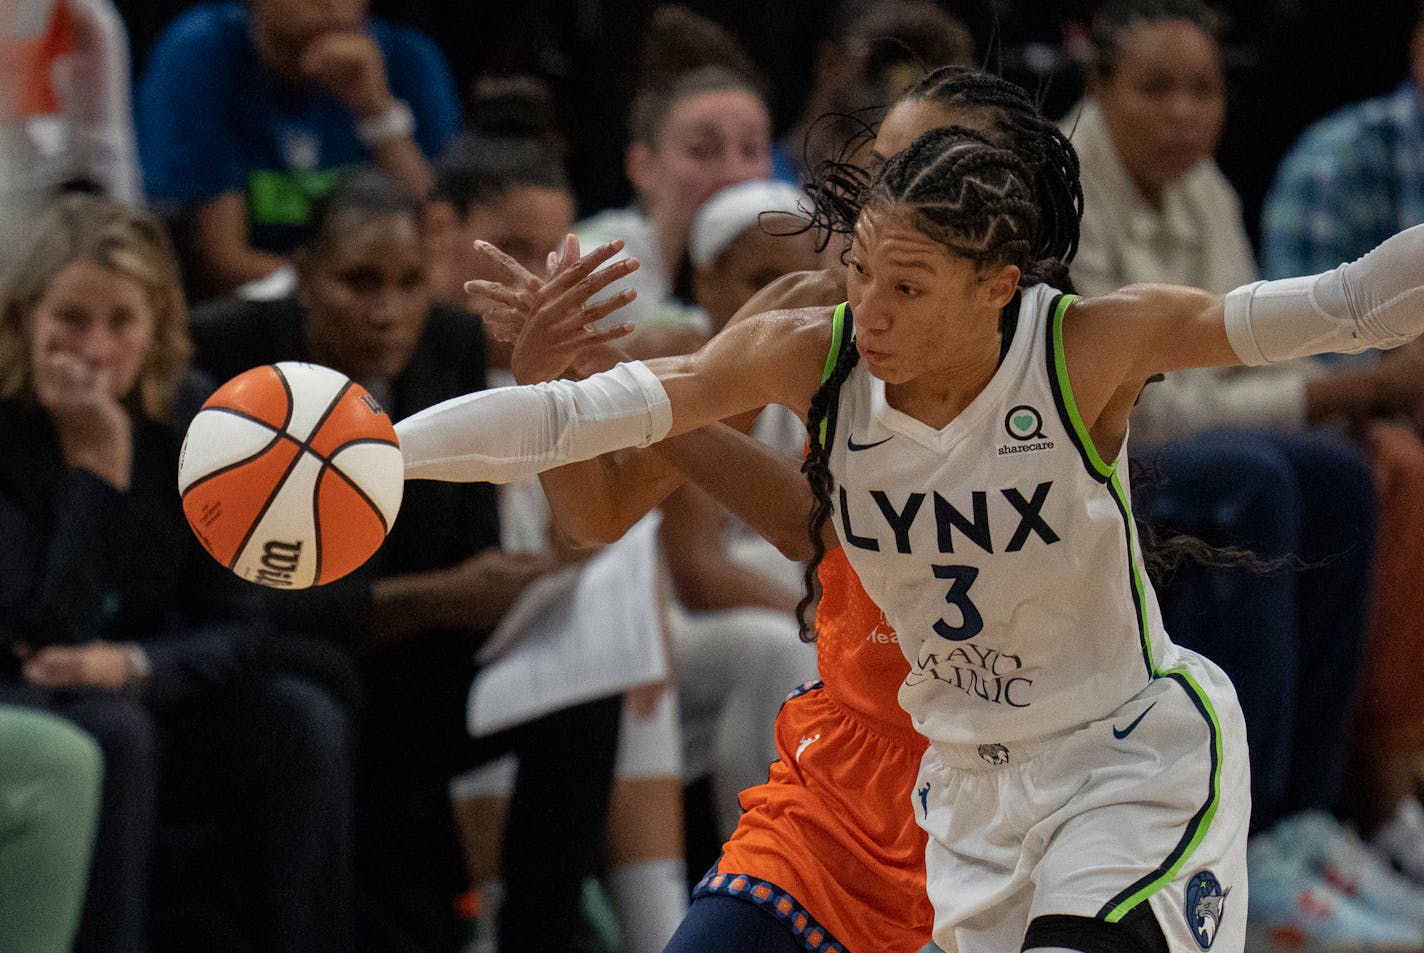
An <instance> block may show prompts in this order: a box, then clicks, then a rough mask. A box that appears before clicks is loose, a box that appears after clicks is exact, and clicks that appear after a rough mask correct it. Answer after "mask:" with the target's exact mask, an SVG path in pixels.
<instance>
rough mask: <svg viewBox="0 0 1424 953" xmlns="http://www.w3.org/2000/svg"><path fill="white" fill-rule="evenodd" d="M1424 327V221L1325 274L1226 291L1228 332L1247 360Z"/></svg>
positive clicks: (1367, 341) (1367, 343)
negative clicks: (1423, 223)
mask: <svg viewBox="0 0 1424 953" xmlns="http://www.w3.org/2000/svg"><path fill="white" fill-rule="evenodd" d="M1420 332H1424V225H1416V226H1414V227H1413V228H1409V229H1405V230H1404V231H1402V232H1400V233H1398V234H1397V235H1394V236H1391V237H1390V238H1388V239H1386V240H1385V241H1383V242H1381V243H1380V244H1379V245H1377V246H1376V247H1375V248H1374V249H1372V250H1371V251H1369V252H1368V253H1366V254H1365V255H1364V256H1362V257H1360V258H1358V259H1356V260H1355V261H1352V262H1347V263H1346V264H1343V265H1341V266H1340V267H1338V268H1335V269H1332V270H1331V271H1327V272H1325V273H1323V274H1319V275H1310V276H1307V277H1304V278H1285V279H1282V280H1280V281H1257V282H1255V283H1253V284H1249V285H1243V286H1242V287H1240V288H1237V289H1236V290H1234V291H1232V292H1230V293H1228V294H1227V295H1226V336H1227V338H1228V339H1229V340H1230V342H1231V347H1232V349H1233V350H1234V351H1235V352H1236V356H1237V357H1239V358H1241V360H1242V362H1243V363H1245V364H1270V363H1273V362H1276V361H1287V360H1290V359H1291V358H1295V357H1306V356H1308V355H1311V354H1323V353H1326V352H1329V351H1336V352H1339V353H1342V354H1358V353H1359V352H1360V351H1364V350H1366V349H1368V348H1372V347H1374V348H1391V347H1397V346H1399V345H1401V344H1403V343H1405V342H1406V341H1408V340H1410V339H1412V338H1414V337H1416V336H1417V335H1418V334H1420Z"/></svg>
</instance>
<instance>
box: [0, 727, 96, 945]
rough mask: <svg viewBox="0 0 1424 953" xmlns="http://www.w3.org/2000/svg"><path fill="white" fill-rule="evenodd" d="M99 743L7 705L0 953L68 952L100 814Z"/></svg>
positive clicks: (1, 750) (0, 794) (0, 807)
mask: <svg viewBox="0 0 1424 953" xmlns="http://www.w3.org/2000/svg"><path fill="white" fill-rule="evenodd" d="M103 765H104V761H103V756H102V755H101V754H100V753H99V746H98V745H97V744H95V743H94V739H93V738H90V737H89V736H88V735H86V734H85V733H84V732H82V731H80V730H79V729H78V728H76V727H74V725H72V724H70V723H69V722H67V721H64V720H62V719H60V718H55V717H53V716H51V715H47V714H43V713H41V712H38V711H34V710H32V709H29V708H20V707H15V706H11V705H0V924H3V925H4V929H3V930H0V953H69V951H70V949H71V948H72V946H71V944H72V943H73V942H74V933H75V930H76V929H77V928H78V927H79V911H80V907H81V905H82V904H83V902H84V883H85V881H86V880H87V879H88V876H89V853H90V850H91V849H92V847H93V844H94V825H95V823H96V822H97V820H98V816H99V786H100V776H101V775H102V773H103V770H104V767H103Z"/></svg>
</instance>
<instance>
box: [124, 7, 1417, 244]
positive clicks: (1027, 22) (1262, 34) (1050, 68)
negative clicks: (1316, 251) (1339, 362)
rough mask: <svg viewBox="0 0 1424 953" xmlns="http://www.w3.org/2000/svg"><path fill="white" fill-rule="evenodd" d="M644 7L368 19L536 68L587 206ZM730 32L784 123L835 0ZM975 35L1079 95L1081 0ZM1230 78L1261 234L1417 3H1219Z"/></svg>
mask: <svg viewBox="0 0 1424 953" xmlns="http://www.w3.org/2000/svg"><path fill="white" fill-rule="evenodd" d="M190 2H191V0H116V6H117V7H118V9H119V12H120V13H121V15H122V16H123V17H124V19H125V21H126V23H127V25H128V28H129V35H130V39H131V42H132V45H133V52H134V63H135V69H136V70H137V69H141V67H142V64H143V61H144V58H145V56H146V54H147V51H148V49H149V47H150V46H151V45H152V43H153V40H154V38H155V37H156V36H157V35H158V32H159V31H160V30H161V29H162V27H163V25H164V24H165V23H167V21H168V20H169V19H171V18H172V17H173V16H174V15H175V14H176V13H178V12H179V11H180V10H182V9H184V8H185V7H187V6H189V5H190ZM657 5H658V4H657V3H656V2H653V0H512V2H510V0H506V2H503V3H493V2H487V0H373V3H372V12H373V13H375V14H377V15H380V16H383V17H386V18H388V19H391V20H396V21H400V22H404V23H408V24H411V25H413V26H416V27H419V28H421V29H422V30H424V31H425V32H426V33H428V34H429V35H430V36H431V37H433V38H434V39H435V41H436V42H437V43H438V44H439V45H440V47H441V48H442V49H443V50H444V52H445V54H446V56H447V57H448V59H449V61H450V64H451V67H452V68H453V69H454V71H455V78H456V80H457V82H458V83H459V85H460V88H461V89H462V90H468V89H469V87H470V84H471V81H472V80H473V79H475V78H476V77H477V76H481V75H486V74H504V73H510V72H533V73H536V74H539V75H542V76H544V77H546V78H547V79H549V80H550V81H551V82H552V83H553V84H554V87H555V89H556V91H557V92H558V94H559V96H560V101H561V104H562V107H561V108H562V111H563V112H562V121H563V126H564V129H565V132H566V134H567V135H568V137H569V140H570V143H571V146H572V156H571V162H572V166H573V170H574V175H575V184H576V188H577V191H578V195H579V199H580V214H581V215H586V214H590V213H592V212H595V211H597V210H599V209H601V208H605V207H608V206H612V205H621V204H624V203H626V201H627V199H628V192H627V186H626V184H625V183H624V180H623V169H622V154H623V117H624V110H625V108H626V105H627V96H628V89H629V86H630V83H631V75H632V70H633V66H634V62H635V60H636V55H637V49H638V42H639V34H640V32H641V29H642V26H643V24H644V22H645V21H646V18H647V16H648V13H649V11H650V10H652V9H653V8H654V7H655V6H657ZM684 5H686V6H688V7H691V8H692V9H694V10H697V11H698V12H700V13H703V14H705V15H707V16H709V17H711V18H713V19H715V20H717V21H719V22H721V23H723V24H724V25H726V26H727V27H729V28H730V29H731V30H732V31H733V32H735V33H736V34H737V35H738V36H739V37H740V38H741V40H742V41H743V42H744V43H745V44H746V46H747V48H748V50H749V51H750V52H751V54H752V56H753V58H754V59H755V60H756V61H757V62H758V63H759V64H760V66H761V68H762V69H763V71H764V72H765V74H766V77H767V79H768V81H769V88H770V90H771V95H772V108H773V117H774V120H775V122H776V128H777V131H778V132H780V131H781V130H782V129H784V128H785V127H786V126H787V125H788V124H789V123H790V121H791V120H792V118H793V117H794V115H795V113H796V112H797V110H798V109H799V107H800V104H801V100H802V97H803V96H804V95H805V92H806V84H807V81H808V79H809V76H810V67H811V63H812V59H813V57H814V54H815V49H816V44H817V42H818V41H819V39H820V34H819V30H820V29H821V28H822V27H823V25H824V23H825V22H826V21H827V19H828V17H829V13H830V10H831V7H832V4H831V3H830V2H828V0H685V4H684ZM941 5H942V6H944V7H945V9H947V10H949V11H950V12H951V13H954V14H955V15H956V16H958V17H959V18H960V19H962V20H963V21H964V22H965V23H966V24H968V26H969V27H970V29H971V30H972V31H973V33H974V35H975V38H976V40H977V42H978V47H979V50H980V56H981V59H982V61H983V64H984V65H987V66H989V67H991V68H995V69H997V70H999V71H1001V72H1003V73H1004V74H1005V75H1006V76H1008V77H1010V78H1012V79H1015V80H1016V81H1018V82H1020V83H1021V84H1023V85H1024V86H1026V87H1027V88H1029V89H1030V90H1031V91H1034V92H1036V93H1038V94H1039V95H1040V97H1041V98H1042V101H1043V105H1044V110H1045V112H1047V113H1048V114H1049V115H1054V116H1056V115H1060V114H1061V113H1062V112H1063V110H1064V109H1065V108H1066V107H1067V106H1068V105H1069V104H1071V103H1072V102H1073V100H1074V99H1075V98H1076V97H1077V95H1078V92H1079V90H1080V88H1081V79H1080V75H1079V70H1078V67H1077V64H1076V63H1075V61H1074V60H1073V59H1071V58H1070V57H1069V56H1068V55H1067V54H1066V52H1065V50H1066V49H1067V48H1070V47H1071V46H1072V45H1073V40H1074V38H1075V37H1078V36H1081V33H1082V26H1083V23H1084V21H1085V20H1086V18H1087V15H1088V13H1089V11H1090V9H1091V3H1090V2H1089V0H1060V2H1047V0H941ZM1216 7H1217V9H1218V10H1220V11H1221V12H1222V13H1223V14H1224V15H1225V17H1226V21H1227V29H1226V32H1225V35H1224V37H1223V41H1224V48H1225V52H1226V59H1227V70H1228V75H1229V80H1230V83H1231V87H1230V104H1229V110H1230V111H1229V115H1228V121H1227V129H1226V133H1225V137H1224V139H1223V142H1222V148H1221V151H1220V153H1219V155H1218V158H1219V161H1220V163H1221V166H1222V168H1223V169H1224V170H1225V172H1226V175H1227V176H1228V178H1230V179H1231V181H1232V183H1233V184H1234V185H1235V186H1236V188H1237V189H1238V190H1239V191H1240V193H1241V198H1242V202H1243V205H1244V210H1245V214H1246V222H1247V226H1248V228H1249V230H1250V232H1251V234H1252V237H1253V238H1254V237H1255V235H1256V231H1257V221H1258V218H1259V215H1260V207H1261V199H1262V197H1263V195H1264V193H1265V191H1266V189H1267V187H1268V186H1269V184H1270V180H1271V176H1272V174H1273V172H1274V169H1275V166H1276V163H1277V162H1278V161H1279V159H1280V157H1281V155H1282V154H1283V153H1284V152H1285V150H1286V149H1287V148H1288V147H1289V145H1290V144H1291V142H1292V141H1293V140H1294V139H1295V137H1296V136H1297V135H1298V134H1299V133H1300V132H1301V130H1303V129H1304V128H1305V127H1306V126H1307V125H1309V124H1310V122H1312V121H1313V120H1315V119H1317V118H1319V117H1321V116H1323V115H1325V114H1326V113H1327V112H1329V111H1331V110H1333V109H1334V108H1335V107H1337V106H1340V105H1342V104H1344V103H1347V102H1351V101H1354V100H1357V99H1363V98H1366V97H1370V96H1376V95H1381V94H1384V93H1387V92H1389V91H1391V90H1392V89H1393V88H1394V87H1395V86H1396V85H1397V84H1398V83H1399V82H1400V80H1401V79H1402V78H1403V77H1404V75H1405V69H1406V48H1407V42H1408V35H1409V30H1410V26H1411V24H1412V22H1413V17H1414V14H1415V12H1416V9H1417V7H1418V0H1234V2H1218V3H1216Z"/></svg>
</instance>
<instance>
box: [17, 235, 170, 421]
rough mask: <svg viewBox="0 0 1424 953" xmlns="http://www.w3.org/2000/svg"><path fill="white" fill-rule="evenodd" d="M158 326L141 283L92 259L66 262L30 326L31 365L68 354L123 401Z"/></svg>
mask: <svg viewBox="0 0 1424 953" xmlns="http://www.w3.org/2000/svg"><path fill="white" fill-rule="evenodd" d="M157 330H158V315H157V313H156V312H155V311H154V309H153V305H152V304H151V302H150V300H149V297H148V295H147V294H146V293H145V291H144V288H143V285H141V284H139V283H138V282H137V281H135V280H134V279H133V278H130V277H129V276H127V275H125V274H122V273H120V272H117V271H114V270H113V269H111V268H106V267H105V266H103V265H100V264H97V263H95V262H91V261H78V262H74V263H73V264H70V265H68V266H67V267H65V268H64V269H63V270H62V271H60V272H59V273H58V274H57V275H55V276H54V278H53V279H52V280H51V281H50V283H49V287H48V288H46V289H45V293H44V297H42V298H41V299H40V300H39V303H38V304H36V305H35V309H34V312H33V314H32V316H31V324H30V360H31V363H32V366H35V367H38V366H39V365H40V363H41V362H52V361H54V360H55V358H56V357H63V358H68V359H70V360H72V361H77V362H79V363H80V364H82V365H83V366H84V368H85V369H87V370H88V372H89V373H90V374H91V375H94V376H95V377H96V378H99V379H106V380H107V381H108V396H109V397H111V398H113V399H114V400H121V399H123V398H124V397H126V396H128V394H129V392H130V391H132V390H133V388H134V385H135V384H137V383H138V377H139V373H140V372H141V371H142V369H143V365H144V361H145V360H147V358H148V354H149V351H150V350H152V348H153V343H154V338H155V336H156V334H157Z"/></svg>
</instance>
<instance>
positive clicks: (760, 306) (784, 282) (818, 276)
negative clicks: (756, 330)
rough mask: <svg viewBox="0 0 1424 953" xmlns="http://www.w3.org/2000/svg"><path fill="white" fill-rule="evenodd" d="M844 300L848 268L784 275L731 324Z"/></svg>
mask: <svg viewBox="0 0 1424 953" xmlns="http://www.w3.org/2000/svg"><path fill="white" fill-rule="evenodd" d="M844 300H845V269H843V268H821V269H818V270H816V271H793V272H791V273H790V274H786V275H782V276H781V277H780V278H777V279H776V280H775V281H773V282H772V283H771V284H769V285H767V286H765V287H764V288H762V289H761V290H760V291H758V292H757V293H756V294H754V295H752V296H751V298H750V299H748V301H747V303H746V304H744V305H743V306H742V307H741V308H740V309H738V311H737V313H736V314H735V315H734V316H733V317H732V320H731V321H730V322H729V326H730V325H733V324H737V323H740V322H741V321H745V320H746V319H748V318H750V317H754V316H758V315H762V314H765V313H766V312H770V311H786V310H796V309H804V308H811V309H815V308H826V307H828V306H834V305H836V304H839V303H840V302H842V301H844Z"/></svg>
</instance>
